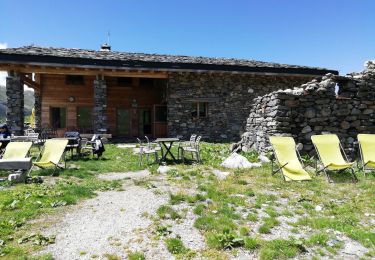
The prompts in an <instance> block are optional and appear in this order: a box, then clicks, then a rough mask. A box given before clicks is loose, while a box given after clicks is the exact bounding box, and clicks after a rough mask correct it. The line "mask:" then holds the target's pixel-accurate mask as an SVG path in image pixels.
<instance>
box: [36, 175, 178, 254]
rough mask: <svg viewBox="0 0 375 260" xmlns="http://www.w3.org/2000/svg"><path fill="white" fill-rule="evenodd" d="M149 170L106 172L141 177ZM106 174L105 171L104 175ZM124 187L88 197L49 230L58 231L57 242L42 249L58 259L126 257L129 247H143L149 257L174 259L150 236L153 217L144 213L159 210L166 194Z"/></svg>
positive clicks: (135, 249) (108, 176)
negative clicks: (149, 228)
mask: <svg viewBox="0 0 375 260" xmlns="http://www.w3.org/2000/svg"><path fill="white" fill-rule="evenodd" d="M144 175H145V172H144V171H142V172H136V173H134V172H132V173H128V174H126V173H125V174H118V173H114V174H106V177H105V178H106V179H119V178H123V177H124V176H127V177H129V176H131V177H133V178H134V176H136V177H135V178H137V177H140V176H144ZM103 176H104V175H103ZM123 188H124V191H109V192H99V193H98V196H97V197H95V198H94V199H90V200H87V201H84V202H83V203H81V204H79V205H77V206H75V209H74V208H73V209H72V210H70V211H69V213H66V214H65V215H64V216H63V219H62V220H61V222H60V223H59V224H57V225H56V226H54V227H50V228H49V229H48V230H46V231H45V232H44V233H45V234H49V235H52V234H55V235H56V243H55V244H52V245H49V246H48V247H46V249H45V250H44V251H43V252H41V253H51V254H52V255H53V257H54V258H55V259H64V260H65V259H92V257H93V256H94V257H96V259H106V257H105V256H104V255H105V254H110V255H116V256H119V257H121V258H125V257H126V255H127V253H126V251H127V250H130V251H143V252H144V253H145V256H146V258H148V259H171V258H173V256H172V255H170V253H169V252H168V251H167V249H166V248H165V246H164V243H163V242H162V241H156V242H155V241H152V240H150V237H151V234H149V233H150V231H149V230H148V227H149V226H150V225H151V224H152V222H151V220H150V219H148V218H146V217H143V214H145V213H148V214H150V215H153V214H155V211H156V209H157V208H158V207H160V205H162V204H165V203H166V202H167V201H168V198H167V197H166V196H162V195H155V194H154V193H153V192H152V191H151V190H148V189H146V188H143V187H140V186H133V185H131V186H130V185H129V184H124V187H123Z"/></svg>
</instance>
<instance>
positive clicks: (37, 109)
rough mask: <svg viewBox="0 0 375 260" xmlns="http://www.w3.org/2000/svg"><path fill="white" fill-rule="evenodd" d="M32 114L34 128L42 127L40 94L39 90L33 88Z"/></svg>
mask: <svg viewBox="0 0 375 260" xmlns="http://www.w3.org/2000/svg"><path fill="white" fill-rule="evenodd" d="M34 100H35V102H34V114H35V128H36V129H41V127H42V95H41V94H40V92H39V91H37V90H34Z"/></svg>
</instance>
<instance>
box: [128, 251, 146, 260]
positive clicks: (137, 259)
mask: <svg viewBox="0 0 375 260" xmlns="http://www.w3.org/2000/svg"><path fill="white" fill-rule="evenodd" d="M128 259H129V260H145V259H146V257H145V254H144V253H143V252H131V253H129V254H128Z"/></svg>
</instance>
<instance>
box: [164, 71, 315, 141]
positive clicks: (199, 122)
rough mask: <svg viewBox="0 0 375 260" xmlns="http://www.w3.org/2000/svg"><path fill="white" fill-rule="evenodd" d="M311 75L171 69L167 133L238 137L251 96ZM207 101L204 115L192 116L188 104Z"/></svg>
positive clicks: (208, 137)
mask: <svg viewBox="0 0 375 260" xmlns="http://www.w3.org/2000/svg"><path fill="white" fill-rule="evenodd" d="M311 79H312V77H308V76H298V77H297V76H295V77H292V76H265V75H264V76H261V75H250V74H242V75H241V74H231V73H222V74H216V73H215V74H209V73H199V74H198V73H177V72H176V73H171V74H170V76H169V81H168V133H169V136H178V135H181V136H183V138H189V136H190V135H191V134H193V133H195V134H198V135H202V136H203V140H205V141H215V142H229V141H235V140H238V137H239V136H240V135H241V134H242V133H243V132H244V125H245V122H246V118H247V117H248V115H249V110H250V107H251V105H252V103H253V101H252V99H253V98H255V97H256V96H259V95H264V94H265V93H269V92H272V91H274V90H276V89H285V88H288V87H290V86H292V87H293V86H299V85H301V84H302V83H304V82H307V81H308V80H311ZM197 102H205V103H207V104H208V116H207V117H206V118H199V119H197V118H193V116H192V106H193V104H196V103H197Z"/></svg>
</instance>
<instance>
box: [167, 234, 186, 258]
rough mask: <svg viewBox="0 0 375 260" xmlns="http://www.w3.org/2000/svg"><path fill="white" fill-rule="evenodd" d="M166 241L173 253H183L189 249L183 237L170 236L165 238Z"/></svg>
mask: <svg viewBox="0 0 375 260" xmlns="http://www.w3.org/2000/svg"><path fill="white" fill-rule="evenodd" d="M165 243H166V244H167V249H168V251H169V252H171V253H172V254H174V255H176V254H183V253H186V252H187V251H188V249H187V248H186V247H185V246H184V244H183V243H182V241H181V239H178V238H168V239H166V240H165Z"/></svg>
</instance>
